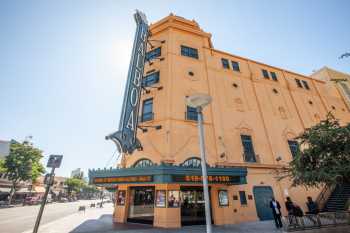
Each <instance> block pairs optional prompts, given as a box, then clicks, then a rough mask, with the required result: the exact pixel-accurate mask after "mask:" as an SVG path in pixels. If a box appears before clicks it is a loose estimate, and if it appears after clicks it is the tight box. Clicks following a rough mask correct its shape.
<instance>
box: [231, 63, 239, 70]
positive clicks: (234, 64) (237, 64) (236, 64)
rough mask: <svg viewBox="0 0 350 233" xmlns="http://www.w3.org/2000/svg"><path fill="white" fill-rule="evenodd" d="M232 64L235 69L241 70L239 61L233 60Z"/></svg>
mask: <svg viewBox="0 0 350 233" xmlns="http://www.w3.org/2000/svg"><path fill="white" fill-rule="evenodd" d="M231 64H232V69H233V70H235V71H240V70H239V63H238V62H236V61H231Z"/></svg>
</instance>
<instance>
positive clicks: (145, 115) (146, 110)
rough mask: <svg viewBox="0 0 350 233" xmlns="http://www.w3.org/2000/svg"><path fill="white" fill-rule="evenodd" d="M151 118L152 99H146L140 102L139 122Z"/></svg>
mask: <svg viewBox="0 0 350 233" xmlns="http://www.w3.org/2000/svg"><path fill="white" fill-rule="evenodd" d="M150 120H153V99H147V100H144V101H143V104H142V116H141V122H144V121H150Z"/></svg>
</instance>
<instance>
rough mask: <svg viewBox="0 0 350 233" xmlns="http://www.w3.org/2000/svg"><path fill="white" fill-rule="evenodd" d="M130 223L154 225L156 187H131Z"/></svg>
mask: <svg viewBox="0 0 350 233" xmlns="http://www.w3.org/2000/svg"><path fill="white" fill-rule="evenodd" d="M129 203H130V205H129V214H128V219H127V220H128V222H137V223H144V224H153V218H154V187H131V189H130V202H129Z"/></svg>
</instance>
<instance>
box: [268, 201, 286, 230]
mask: <svg viewBox="0 0 350 233" xmlns="http://www.w3.org/2000/svg"><path fill="white" fill-rule="evenodd" d="M270 208H271V209H272V214H273V218H274V219H275V224H276V227H277V228H282V226H283V225H282V220H281V217H282V213H281V205H280V203H279V202H278V201H276V200H275V198H274V197H272V198H271V201H270Z"/></svg>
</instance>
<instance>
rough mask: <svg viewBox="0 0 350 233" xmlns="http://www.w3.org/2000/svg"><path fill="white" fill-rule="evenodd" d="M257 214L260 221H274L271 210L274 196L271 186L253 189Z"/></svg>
mask: <svg viewBox="0 0 350 233" xmlns="http://www.w3.org/2000/svg"><path fill="white" fill-rule="evenodd" d="M253 193H254V199H255V206H256V212H257V214H258V217H259V219H260V221H265V220H271V219H273V215H272V210H271V208H270V201H271V198H272V197H273V196H274V195H273V191H272V188H271V187H270V186H256V187H254V188H253Z"/></svg>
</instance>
